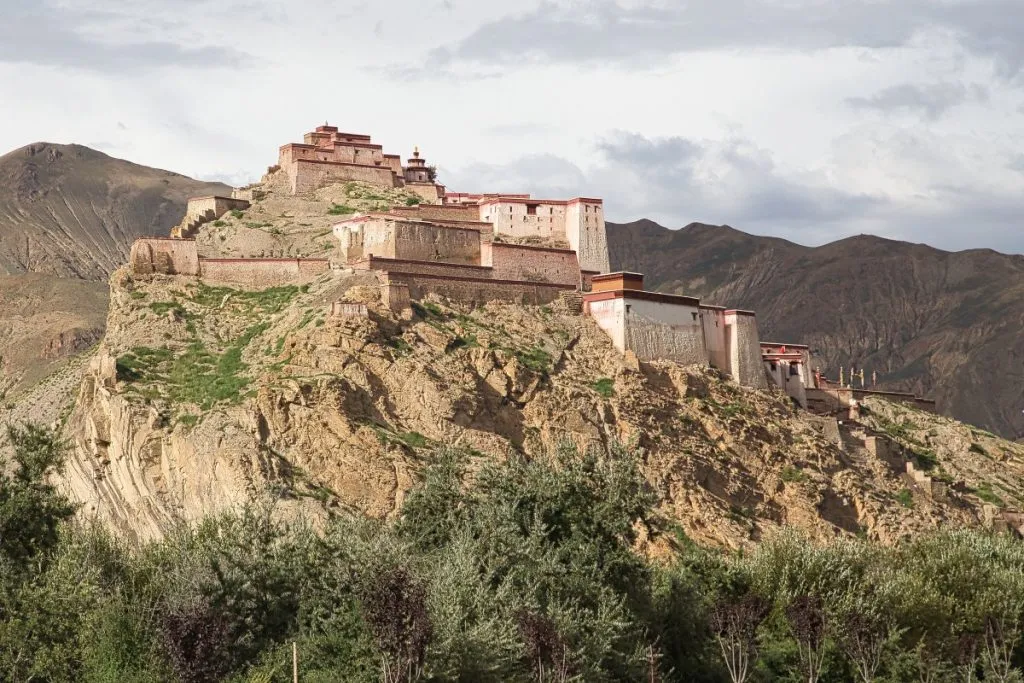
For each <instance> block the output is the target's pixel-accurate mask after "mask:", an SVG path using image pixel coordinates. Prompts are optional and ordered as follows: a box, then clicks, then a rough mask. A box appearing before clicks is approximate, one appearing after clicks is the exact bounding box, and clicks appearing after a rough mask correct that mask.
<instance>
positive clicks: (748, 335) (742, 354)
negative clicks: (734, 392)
mask: <svg viewBox="0 0 1024 683" xmlns="http://www.w3.org/2000/svg"><path fill="white" fill-rule="evenodd" d="M725 324H726V330H727V337H726V338H727V349H728V357H729V373H730V374H731V375H732V377H733V379H735V380H736V382H737V383H739V384H742V385H743V386H746V387H754V388H755V389H767V388H768V381H767V379H766V378H765V375H764V366H763V365H762V363H761V341H760V339H759V338H758V333H757V318H755V317H754V314H753V313H751V312H750V311H736V310H732V311H726V312H725Z"/></svg>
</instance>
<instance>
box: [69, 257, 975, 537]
mask: <svg viewBox="0 0 1024 683" xmlns="http://www.w3.org/2000/svg"><path fill="white" fill-rule="evenodd" d="M354 277H357V276H353V275H344V274H339V273H328V274H326V275H324V276H322V277H321V278H320V280H318V281H317V282H316V283H314V284H313V286H312V287H310V289H309V290H308V291H299V290H296V291H294V292H292V293H291V294H289V295H288V298H287V300H286V301H283V300H275V303H274V305H273V306H272V307H269V308H266V310H264V309H263V308H261V306H263V304H259V303H253V302H258V301H259V296H261V295H251V296H250V298H248V299H246V298H245V296H243V295H242V294H240V293H231V292H225V291H221V290H216V291H210V290H201V289H200V288H199V286H198V285H196V284H194V283H193V284H189V283H187V282H183V281H181V280H177V279H175V278H163V279H161V278H155V279H153V280H151V281H147V282H145V283H140V282H132V281H131V280H130V278H124V277H121V278H115V281H114V291H113V293H112V297H111V301H112V309H111V318H110V320H109V321H108V326H107V329H108V334H107V337H106V339H105V341H104V343H103V345H102V348H101V350H100V352H99V355H98V356H97V357H96V358H95V359H94V361H93V363H92V365H91V366H90V368H89V369H88V371H87V372H86V376H85V379H84V381H83V382H82V386H81V389H80V393H79V397H78V401H77V404H76V408H75V411H74V413H73V414H72V416H71V419H70V421H69V433H70V436H71V437H72V439H73V442H74V457H73V458H72V462H71V463H70V465H69V467H68V469H67V472H66V482H67V485H68V487H69V489H70V491H71V492H72V493H73V495H74V497H75V498H76V499H77V500H80V501H82V502H83V503H84V508H83V514H86V515H96V516H98V517H99V518H100V519H102V520H104V521H106V522H108V523H110V524H111V525H112V526H114V527H115V528H117V529H119V530H121V531H122V532H123V533H125V534H128V535H130V536H133V537H135V538H140V539H144V538H153V537H157V536H159V535H160V534H162V533H164V532H166V530H167V529H168V528H169V527H170V526H171V525H173V524H175V523H176V522H177V520H180V519H187V520H197V519H199V518H201V517H203V516H204V515H207V514H209V513H212V512H215V511H219V510H224V509H228V508H232V507H235V506H238V505H241V504H243V503H245V502H247V501H251V500H254V499H258V498H259V497H261V496H263V495H265V492H266V491H267V490H268V489H276V490H278V491H279V492H282V493H280V494H279V496H280V497H281V498H282V503H281V510H282V512H283V513H285V514H303V515H307V516H313V517H314V518H317V517H318V516H323V515H324V514H329V511H330V510H331V509H332V508H335V509H348V510H353V511H358V512H361V513H363V514H367V515H370V516H374V517H388V516H393V515H395V514H396V513H397V511H398V510H399V509H400V507H401V505H402V502H403V500H404V497H405V495H406V494H407V492H408V491H409V490H410V488H411V487H412V486H413V485H414V484H415V482H416V481H417V479H418V477H419V476H420V473H421V471H422V469H423V467H424V466H425V465H426V464H427V463H428V462H429V461H430V460H431V458H432V457H433V455H434V453H436V450H437V449H438V448H440V447H442V446H445V445H451V446H455V447H460V448H464V449H467V451H469V452H471V453H474V454H475V455H474V460H473V462H475V463H480V462H483V461H484V460H486V459H488V458H499V459H500V458H504V457H507V456H508V454H510V453H515V452H523V453H527V454H529V455H531V456H533V457H545V454H546V453H548V452H550V451H551V449H554V448H556V447H558V446H559V445H560V444H562V443H564V442H566V441H569V442H572V443H575V444H577V445H578V446H580V447H592V448H599V449H610V448H613V447H615V446H616V444H625V445H626V446H627V447H628V448H631V449H633V450H634V452H635V453H636V454H637V457H638V458H639V459H640V462H641V466H642V469H643V471H644V473H645V475H646V477H647V478H648V480H649V481H650V483H651V486H652V487H653V489H654V490H655V491H656V492H657V494H658V496H659V498H660V500H661V504H660V508H661V511H662V513H663V514H664V515H665V517H666V518H667V519H669V520H670V521H672V522H674V523H677V524H678V525H679V526H680V527H681V528H682V529H683V530H684V531H685V532H686V533H687V534H688V535H690V536H691V537H692V538H694V539H696V540H698V541H701V542H705V543H711V544H717V545H724V546H730V547H738V546H742V545H745V544H748V543H751V542H754V541H756V540H757V539H759V538H760V537H762V536H763V534H765V533H766V532H768V531H770V530H771V529H773V528H775V527H778V526H783V525H787V526H796V527H799V528H801V529H804V530H805V531H807V532H808V533H810V534H812V535H815V536H818V537H827V536H831V535H834V534H839V533H859V534H867V535H868V536H870V537H873V538H878V539H881V540H885V541H895V540H896V539H897V538H899V537H900V536H901V535H903V534H906V533H913V532H914V531H917V530H923V529H926V528H932V527H935V526H937V525H939V524H973V523H978V519H979V518H980V514H977V512H978V511H977V510H976V509H975V508H976V507H977V506H976V503H978V501H975V500H973V499H971V498H969V497H964V496H961V495H959V494H957V493H956V492H953V494H952V498H951V499H950V500H949V501H945V502H944V501H933V500H929V499H926V498H924V497H921V498H920V499H918V497H915V500H914V505H913V507H906V506H904V505H901V504H900V503H899V502H897V501H898V497H899V495H900V492H901V491H902V490H903V489H904V488H906V487H907V483H906V481H905V479H904V478H903V477H902V475H901V473H900V472H899V471H898V469H897V468H896V467H894V466H893V465H892V464H891V463H889V462H887V461H885V460H884V459H882V458H880V457H877V456H875V455H873V454H871V453H869V452H868V450H867V449H866V448H864V447H862V446H860V445H859V444H860V443H861V442H859V441H857V440H856V439H854V440H853V441H852V442H851V445H847V447H846V449H845V450H842V449H841V448H840V447H839V445H838V443H837V439H836V438H835V433H836V432H835V431H834V429H833V431H828V430H825V429H823V428H822V425H821V424H819V421H816V420H814V419H813V418H811V417H810V416H807V415H806V414H803V413H799V412H797V411H796V409H795V408H794V407H793V406H792V404H791V403H790V402H789V401H788V400H787V399H786V398H785V397H784V396H782V395H781V394H778V393H770V392H761V391H756V390H752V389H746V388H743V387H739V386H737V385H736V384H734V383H732V382H731V381H728V380H726V379H724V378H723V377H721V376H720V375H718V374H717V373H716V372H714V371H712V370H710V369H707V368H698V367H691V368H684V367H681V366H678V365H675V364H672V363H639V362H637V361H636V359H635V358H628V357H624V356H622V355H621V354H619V353H617V352H616V351H615V350H614V349H613V348H612V347H611V343H610V341H609V340H608V338H607V337H606V336H605V335H604V334H603V333H602V332H601V331H600V330H598V329H597V328H596V326H594V325H593V323H592V322H591V321H589V320H588V319H585V318H582V317H580V316H577V315H571V314H565V313H558V312H554V311H551V310H547V309H540V308H531V307H519V306H513V305H508V304H497V303H494V304H489V305H488V306H486V307H483V308H481V309H477V310H472V311H470V310H458V309H455V308H452V307H450V306H449V305H447V304H445V303H444V302H440V301H433V302H425V304H424V307H421V309H420V311H419V313H418V314H417V315H416V316H415V317H414V319H413V320H408V321H407V320H401V319H398V318H396V317H394V316H393V315H392V314H391V313H389V312H388V311H387V310H386V309H383V308H382V307H381V306H380V304H379V302H377V301H374V295H375V292H373V291H371V289H368V285H367V283H366V282H362V281H359V280H357V279H356V280H354V279H352V278H354ZM129 293H130V295H129ZM254 297H255V298H254ZM346 297H347V299H346ZM339 298H341V299H343V300H352V301H353V302H358V303H366V304H367V306H368V311H369V314H368V316H367V317H365V318H364V317H348V318H346V317H332V316H330V315H329V314H328V313H327V311H329V310H330V303H331V302H332V301H335V300H338V299H339ZM172 304H173V305H172ZM166 310H173V311H174V315H169V314H168V313H166V312H165V311H166ZM240 338H244V339H245V340H246V345H245V346H244V348H242V351H241V356H240V358H241V361H242V364H243V365H244V368H243V369H242V370H240V373H241V374H240V375H239V376H244V377H245V378H247V383H245V384H243V385H242V386H241V388H240V389H239V392H238V396H237V397H236V399H235V400H219V401H216V402H215V404H214V405H213V407H212V408H210V409H207V410H200V409H199V408H198V407H197V406H196V405H193V404H189V403H188V402H187V401H186V402H181V401H178V402H175V400H173V399H174V398H175V397H176V396H180V395H181V391H182V389H181V387H179V386H176V385H175V382H176V381H182V380H181V378H180V377H178V376H176V375H175V374H174V372H172V371H170V370H169V369H168V368H167V367H164V366H159V367H157V368H156V369H155V370H153V369H152V368H151V369H149V370H146V369H145V368H141V369H140V368H139V367H135V369H134V370H132V371H131V372H124V371H122V372H121V376H119V375H118V366H117V361H116V360H115V359H116V358H118V357H119V356H120V357H125V358H130V357H131V354H132V353H133V352H134V353H136V354H139V353H141V352H140V351H139V349H140V348H144V349H151V350H152V349H157V350H160V353H166V355H167V356H168V357H180V356H182V354H188V353H195V351H194V349H195V348H196V346H197V345H198V346H200V347H202V348H203V349H205V351H206V352H208V353H210V354H214V355H216V354H219V353H225V349H229V348H231V347H232V344H237V343H238V342H237V340H238V339H240ZM163 349H166V352H165V351H162V350H163ZM190 349H192V350H191V351H190ZM136 365H137V364H136ZM133 367H134V366H133ZM196 372H205V370H202V369H201V368H199V366H197V370H196ZM176 377H177V379H176ZM833 427H834V424H833ZM897 464H898V463H897Z"/></svg>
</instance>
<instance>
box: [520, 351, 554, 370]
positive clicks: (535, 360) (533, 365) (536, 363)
mask: <svg viewBox="0 0 1024 683" xmlns="http://www.w3.org/2000/svg"><path fill="white" fill-rule="evenodd" d="M514 353H515V355H516V358H518V359H519V362H520V363H522V364H523V365H525V366H526V367H528V368H529V369H531V370H533V371H534V372H540V373H544V374H546V373H547V372H548V371H550V370H551V366H552V358H551V354H550V353H548V352H547V351H545V350H544V349H542V348H540V347H539V346H536V345H535V346H531V347H530V348H528V349H516V350H515V352H514Z"/></svg>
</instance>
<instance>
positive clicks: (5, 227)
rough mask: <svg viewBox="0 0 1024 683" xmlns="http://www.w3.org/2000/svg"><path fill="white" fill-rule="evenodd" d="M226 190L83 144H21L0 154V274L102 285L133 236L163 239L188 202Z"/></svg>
mask: <svg viewBox="0 0 1024 683" xmlns="http://www.w3.org/2000/svg"><path fill="white" fill-rule="evenodd" d="M227 191H230V188H229V187H228V186H227V185H224V184H222V183H208V182H202V181H198V180H193V179H191V178H187V177H185V176H183V175H180V174H178V173H172V172H170V171H162V170H159V169H154V168H148V167H146V166H140V165H138V164H133V163H131V162H128V161H124V160H121V159H115V158H113V157H110V156H107V155H106V154H104V153H102V152H98V151H96V150H94V149H90V148H88V147H83V146H81V145H57V144H53V143H49V142H38V143H34V144H31V145H26V146H25V147H21V148H20V149H16V150H14V151H13V152H10V153H8V154H5V155H3V156H0V275H16V274H19V273H25V272H34V273H49V274H51V275H57V276H59V277H76V278H81V279H86V280H105V279H106V277H107V276H108V275H109V274H110V273H111V272H112V271H113V270H114V269H115V268H117V267H118V266H120V265H121V264H122V263H124V262H125V261H126V260H127V258H128V251H129V249H130V248H131V244H132V242H133V241H134V240H135V239H136V238H138V237H142V236H146V235H149V236H155V235H166V234H167V233H168V231H169V230H170V228H171V226H173V225H175V224H177V223H178V221H180V220H181V217H182V216H183V215H184V211H185V204H186V201H187V200H188V198H189V197H191V196H201V195H205V194H223V193H224V192H227Z"/></svg>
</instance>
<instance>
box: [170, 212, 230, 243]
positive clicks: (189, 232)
mask: <svg viewBox="0 0 1024 683" xmlns="http://www.w3.org/2000/svg"><path fill="white" fill-rule="evenodd" d="M218 218H219V216H218V215H217V213H216V212H215V211H214V210H213V209H209V210H207V211H205V212H203V213H202V214H201V215H199V216H188V215H186V216H185V219H184V220H183V221H182V222H181V223H179V224H178V225H176V226H175V227H173V228H171V237H176V238H178V239H192V238H193V237H195V236H196V234H197V233H198V232H199V228H201V227H202V226H204V225H206V224H207V223H210V222H212V221H215V220H217V219H218Z"/></svg>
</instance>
